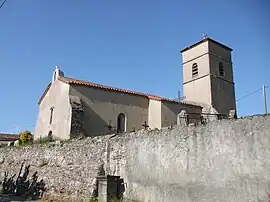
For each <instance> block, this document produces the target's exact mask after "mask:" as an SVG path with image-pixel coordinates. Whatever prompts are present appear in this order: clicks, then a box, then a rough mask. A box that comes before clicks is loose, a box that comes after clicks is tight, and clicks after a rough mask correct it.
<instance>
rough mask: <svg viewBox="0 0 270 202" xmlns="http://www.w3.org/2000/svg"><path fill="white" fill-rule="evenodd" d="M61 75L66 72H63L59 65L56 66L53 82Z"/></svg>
mask: <svg viewBox="0 0 270 202" xmlns="http://www.w3.org/2000/svg"><path fill="white" fill-rule="evenodd" d="M59 76H64V72H62V71H61V70H60V69H59V67H58V66H56V67H55V70H54V72H53V76H52V83H53V82H55V81H56V80H57V78H58V77H59Z"/></svg>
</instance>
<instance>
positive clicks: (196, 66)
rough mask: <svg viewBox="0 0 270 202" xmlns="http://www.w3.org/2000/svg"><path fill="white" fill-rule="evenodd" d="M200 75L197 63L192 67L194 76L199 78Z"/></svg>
mask: <svg viewBox="0 0 270 202" xmlns="http://www.w3.org/2000/svg"><path fill="white" fill-rule="evenodd" d="M197 75H198V65H197V63H194V64H193V65H192V76H197Z"/></svg>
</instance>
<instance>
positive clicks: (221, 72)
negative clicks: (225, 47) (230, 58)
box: [218, 62, 224, 76]
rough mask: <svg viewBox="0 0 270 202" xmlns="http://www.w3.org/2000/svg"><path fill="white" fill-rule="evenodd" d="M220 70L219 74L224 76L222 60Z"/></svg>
mask: <svg viewBox="0 0 270 202" xmlns="http://www.w3.org/2000/svg"><path fill="white" fill-rule="evenodd" d="M218 70H219V75H220V76H224V66H223V64H222V63H221V62H220V63H219V65H218Z"/></svg>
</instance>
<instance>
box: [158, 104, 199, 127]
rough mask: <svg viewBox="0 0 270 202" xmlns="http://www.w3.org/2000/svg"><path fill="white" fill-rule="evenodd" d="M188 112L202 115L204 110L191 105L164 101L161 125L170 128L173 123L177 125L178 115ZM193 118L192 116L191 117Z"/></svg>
mask: <svg viewBox="0 0 270 202" xmlns="http://www.w3.org/2000/svg"><path fill="white" fill-rule="evenodd" d="M182 110H186V111H187V112H188V113H198V114H199V113H201V112H202V108H201V107H199V106H194V105H189V104H179V103H176V102H168V101H163V102H162V105H161V123H162V127H166V126H169V125H170V124H171V123H174V124H176V122H177V115H178V114H179V113H180V112H181V111H182ZM190 116H191V117H192V115H190Z"/></svg>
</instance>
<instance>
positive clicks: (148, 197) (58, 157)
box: [0, 115, 270, 202]
mask: <svg viewBox="0 0 270 202" xmlns="http://www.w3.org/2000/svg"><path fill="white" fill-rule="evenodd" d="M269 143H270V115H268V116H254V117H246V118H242V119H237V120H217V121H213V122H210V123H208V124H206V125H201V126H197V127H193V126H188V127H187V126H175V127H174V128H173V129H171V128H163V129H162V130H152V131H145V130H142V131H138V132H135V133H129V134H123V135H121V136H103V137H95V138H86V139H83V140H72V141H68V142H65V143H64V144H57V145H35V146H32V147H19V148H15V147H13V148H1V149H0V180H1V179H2V178H3V175H4V173H3V172H4V171H5V170H10V171H11V172H17V171H18V169H19V167H20V163H21V162H22V161H23V160H25V161H26V162H27V163H29V164H30V165H31V166H32V167H31V168H32V171H38V173H39V176H41V177H42V178H43V179H44V180H45V182H46V184H47V186H48V190H49V191H48V193H47V195H49V196H55V197H58V198H62V199H63V198H65V197H66V198H68V197H69V198H72V197H75V198H76V201H78V199H80V198H81V199H82V198H89V197H90V196H91V194H92V193H93V191H94V189H95V185H96V183H95V177H96V176H97V175H98V172H100V169H101V168H102V166H103V168H104V169H105V171H106V174H110V175H120V176H121V177H122V178H123V179H124V182H125V187H126V191H125V196H126V197H127V198H130V199H136V200H138V201H145V202H146V201H147V202H159V201H164V202H174V201H175V202H179V201H185V202H186V201H224V202H225V201H237V202H241V201H243V202H244V201H267V197H268V196H267V194H268V193H270V188H269V183H270V172H269V168H270V160H269V156H270V150H269V145H270V144H269Z"/></svg>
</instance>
